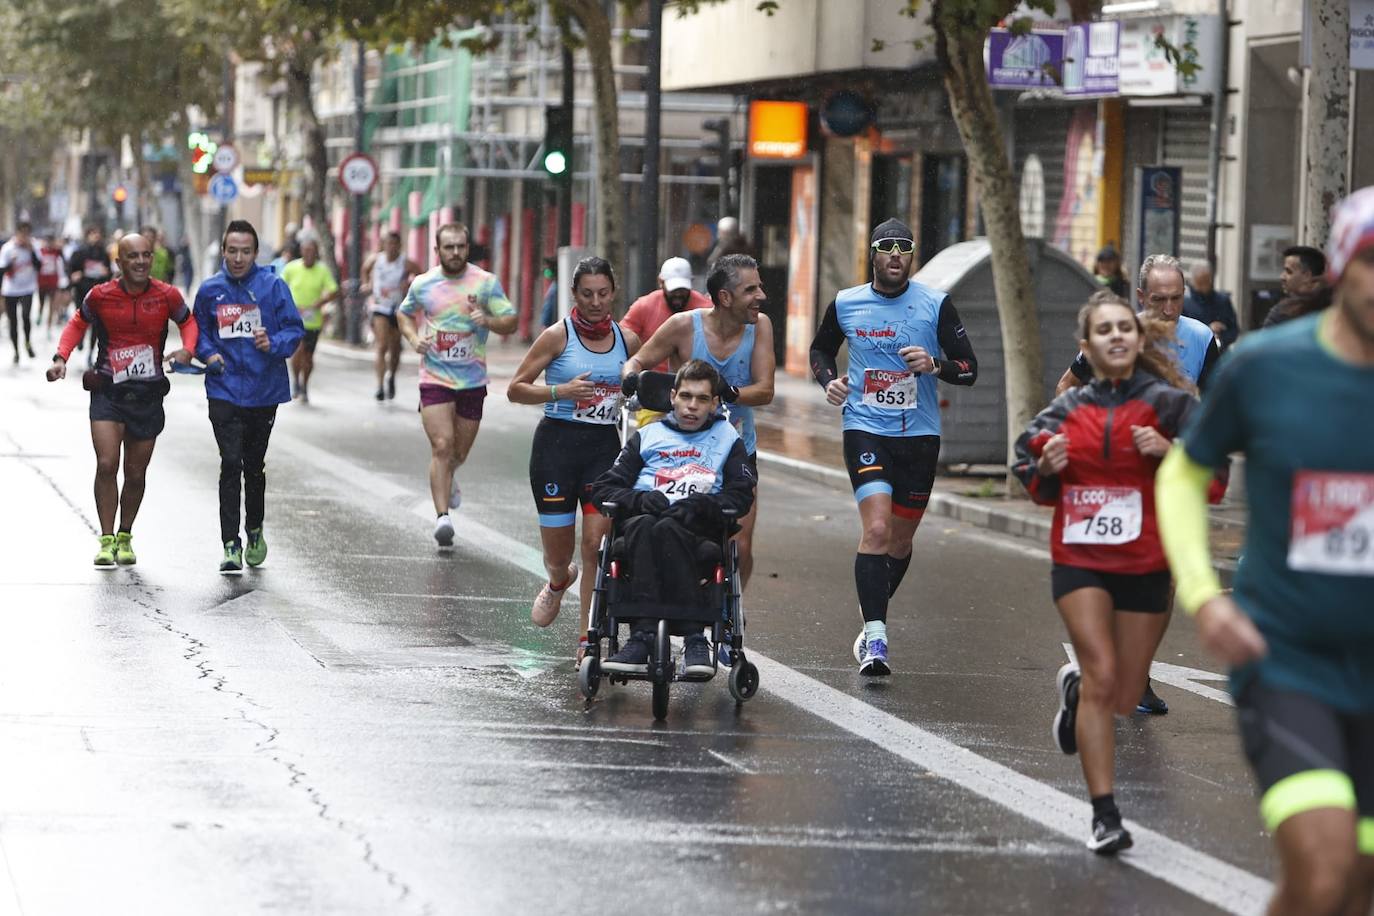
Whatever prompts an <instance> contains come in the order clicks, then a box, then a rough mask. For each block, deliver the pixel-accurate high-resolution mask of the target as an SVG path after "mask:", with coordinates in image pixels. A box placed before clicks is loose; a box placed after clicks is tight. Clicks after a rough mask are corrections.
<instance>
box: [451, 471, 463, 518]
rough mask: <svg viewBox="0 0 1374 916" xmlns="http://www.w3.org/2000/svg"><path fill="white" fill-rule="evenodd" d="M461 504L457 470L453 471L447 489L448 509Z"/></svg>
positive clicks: (461, 489)
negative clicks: (451, 481)
mask: <svg viewBox="0 0 1374 916" xmlns="http://www.w3.org/2000/svg"><path fill="white" fill-rule="evenodd" d="M462 504H463V488H462V487H460V486H458V472H457V471H454V472H453V485H452V486H451V487H449V489H448V507H449V510H450V511H452V510H453V509H457V508H458V507H459V506H461V505H462Z"/></svg>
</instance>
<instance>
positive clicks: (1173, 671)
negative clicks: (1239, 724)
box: [1063, 642, 1236, 707]
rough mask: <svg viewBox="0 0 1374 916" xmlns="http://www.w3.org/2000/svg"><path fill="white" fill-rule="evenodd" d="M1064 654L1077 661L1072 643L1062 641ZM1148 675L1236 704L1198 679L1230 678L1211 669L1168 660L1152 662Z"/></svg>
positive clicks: (1179, 687)
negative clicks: (1172, 663)
mask: <svg viewBox="0 0 1374 916" xmlns="http://www.w3.org/2000/svg"><path fill="white" fill-rule="evenodd" d="M1063 645H1064V654H1065V655H1067V656H1068V657H1069V661H1071V662H1075V663H1076V662H1077V661H1078V658H1077V657H1076V656H1075V655H1074V651H1073V643H1067V642H1066V643H1064V644H1063ZM1150 677H1152V678H1154V679H1155V680H1157V681H1159V682H1160V683H1163V684H1168V685H1169V686H1170V687H1177V688H1178V689H1179V690H1186V691H1188V692H1189V693H1195V694H1197V695H1198V696H1200V697H1206V698H1207V699H1209V700H1216V701H1217V702H1218V703H1220V704H1222V705H1223V706H1232V707H1234V706H1235V705H1236V701H1235V700H1233V699H1232V698H1231V694H1229V693H1227V692H1226V691H1225V690H1218V689H1216V688H1215V687H1208V686H1206V685H1204V684H1199V683H1197V682H1198V681H1222V682H1227V681H1229V680H1230V678H1229V677H1228V676H1227V675H1225V674H1217V673H1215V672H1213V671H1203V670H1202V669H1201V668H1189V667H1186V666H1184V665H1171V664H1169V663H1168V662H1154V663H1153V664H1151V665H1150Z"/></svg>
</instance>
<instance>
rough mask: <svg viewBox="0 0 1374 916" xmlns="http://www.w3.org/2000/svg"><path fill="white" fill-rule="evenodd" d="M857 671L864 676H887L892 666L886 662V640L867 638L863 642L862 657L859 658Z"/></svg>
mask: <svg viewBox="0 0 1374 916" xmlns="http://www.w3.org/2000/svg"><path fill="white" fill-rule="evenodd" d="M859 673H860V674H862V675H864V676H866V677H887V676H888V675H889V674H891V673H892V668H891V667H889V665H888V663H887V640H886V639H867V640H864V644H863V657H862V658H860V659H859Z"/></svg>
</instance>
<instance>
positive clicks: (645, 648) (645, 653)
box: [601, 633, 653, 674]
mask: <svg viewBox="0 0 1374 916" xmlns="http://www.w3.org/2000/svg"><path fill="white" fill-rule="evenodd" d="M650 640H651V636H650V634H648V633H631V634H630V638H629V639H627V640H625V645H623V646H621V647H620V651H619V652H617V653H616V654H615V655H612V656H611V657H610V658H608V659H606V660H605V661H604V662H602V663H601V667H602V668H604V669H605V670H607V671H616V672H619V673H621V674H648V673H649V656H650V655H652V654H653V648H652V644H651V642H650Z"/></svg>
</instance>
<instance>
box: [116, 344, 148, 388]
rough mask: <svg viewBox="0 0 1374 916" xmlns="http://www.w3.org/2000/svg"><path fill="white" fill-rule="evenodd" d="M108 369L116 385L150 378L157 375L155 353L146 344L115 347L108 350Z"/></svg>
mask: <svg viewBox="0 0 1374 916" xmlns="http://www.w3.org/2000/svg"><path fill="white" fill-rule="evenodd" d="M110 371H111V372H112V373H113V374H114V383H115V384H116V385H118V384H120V383H121V382H135V381H142V380H145V379H151V378H153V377H155V376H156V375H157V355H156V354H154V353H153V348H152V347H150V346H148V345H147V344H140V345H138V346H134V347H117V348H115V349H113V350H111V351H110Z"/></svg>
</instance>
